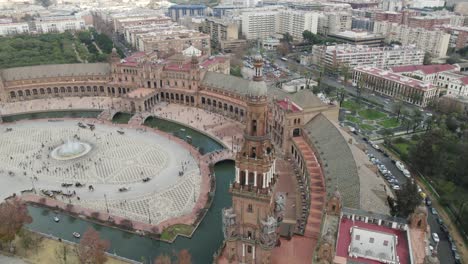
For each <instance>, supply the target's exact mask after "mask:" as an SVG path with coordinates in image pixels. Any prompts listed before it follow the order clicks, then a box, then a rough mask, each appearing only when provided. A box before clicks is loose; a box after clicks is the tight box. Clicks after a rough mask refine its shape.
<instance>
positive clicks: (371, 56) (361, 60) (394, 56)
mask: <svg viewBox="0 0 468 264" xmlns="http://www.w3.org/2000/svg"><path fill="white" fill-rule="evenodd" d="M312 56H313V59H312V61H313V63H314V64H318V65H323V66H324V67H328V68H336V67H340V66H343V65H346V66H347V67H349V68H350V69H353V68H354V67H357V66H372V67H378V68H384V69H385V68H390V67H393V66H401V65H421V64H422V63H423V60H424V51H423V50H421V49H418V48H416V47H414V46H406V47H400V46H394V47H387V48H382V47H368V46H361V45H357V46H356V45H350V44H342V45H335V46H317V45H316V46H314V47H313V48H312Z"/></svg>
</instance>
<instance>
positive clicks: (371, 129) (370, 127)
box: [359, 124, 375, 131]
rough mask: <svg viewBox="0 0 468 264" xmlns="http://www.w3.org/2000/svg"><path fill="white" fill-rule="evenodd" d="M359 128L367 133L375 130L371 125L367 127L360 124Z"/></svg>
mask: <svg viewBox="0 0 468 264" xmlns="http://www.w3.org/2000/svg"><path fill="white" fill-rule="evenodd" d="M359 127H360V128H361V129H363V130H367V131H373V130H375V127H373V126H371V125H368V124H360V125H359Z"/></svg>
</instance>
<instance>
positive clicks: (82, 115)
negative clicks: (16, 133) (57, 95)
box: [2, 110, 102, 123]
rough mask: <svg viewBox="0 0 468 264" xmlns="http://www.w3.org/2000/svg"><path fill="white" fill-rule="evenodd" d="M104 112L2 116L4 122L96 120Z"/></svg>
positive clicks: (35, 113)
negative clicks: (46, 119)
mask: <svg viewBox="0 0 468 264" xmlns="http://www.w3.org/2000/svg"><path fill="white" fill-rule="evenodd" d="M101 112H102V110H63V111H50V112H34V113H24V114H14V115H4V116H2V119H3V122H6V123H7V122H15V121H19V120H25V119H26V120H30V119H42V118H96V117H98V115H99V114H100V113H101Z"/></svg>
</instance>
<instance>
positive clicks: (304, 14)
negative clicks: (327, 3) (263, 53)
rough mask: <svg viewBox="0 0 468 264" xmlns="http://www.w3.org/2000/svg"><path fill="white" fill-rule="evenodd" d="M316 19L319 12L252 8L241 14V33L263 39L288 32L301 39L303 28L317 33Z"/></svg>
mask: <svg viewBox="0 0 468 264" xmlns="http://www.w3.org/2000/svg"><path fill="white" fill-rule="evenodd" d="M318 19H319V13H317V12H313V11H300V10H290V9H288V10H282V9H278V10H268V9H267V10H263V9H260V8H259V9H258V10H255V9H252V10H249V11H248V12H243V13H242V15H241V24H242V34H243V35H244V36H245V37H246V39H265V38H267V37H270V36H274V35H276V34H284V33H289V34H291V36H293V39H294V40H296V41H302V33H303V32H304V31H305V30H309V31H310V32H312V33H314V34H316V33H317V27H318ZM350 27H351V26H350Z"/></svg>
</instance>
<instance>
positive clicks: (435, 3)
mask: <svg viewBox="0 0 468 264" xmlns="http://www.w3.org/2000/svg"><path fill="white" fill-rule="evenodd" d="M444 5H445V1H444V0H413V1H410V2H409V6H410V7H412V8H425V7H442V6H444Z"/></svg>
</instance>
